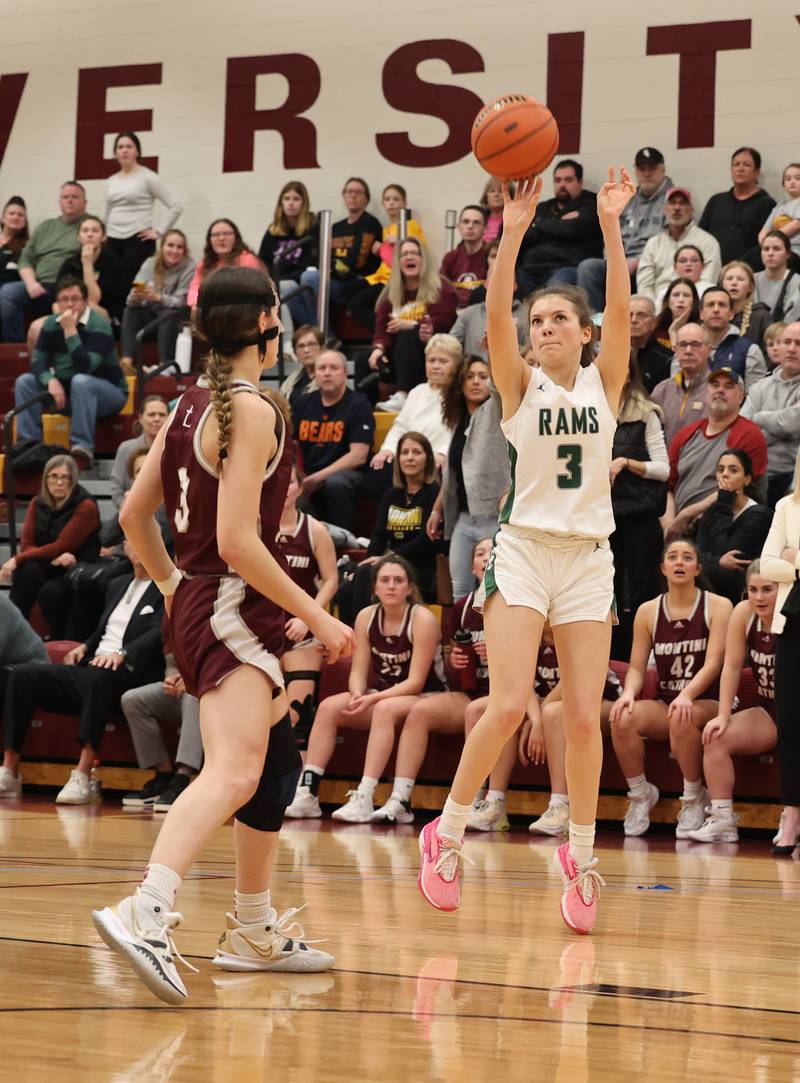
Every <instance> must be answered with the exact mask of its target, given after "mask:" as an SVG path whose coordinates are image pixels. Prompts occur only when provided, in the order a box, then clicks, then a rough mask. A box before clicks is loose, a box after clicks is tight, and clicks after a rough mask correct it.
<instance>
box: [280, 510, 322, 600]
mask: <svg viewBox="0 0 800 1083" xmlns="http://www.w3.org/2000/svg"><path fill="white" fill-rule="evenodd" d="M313 526H314V520H313V519H312V518H311V516H310V515H306V514H305V512H302V511H301V512H298V513H297V525H296V526H295V528H294V530H293V531H292V532H291V533H290V534H283V533H282V532H281V531H280V530H279V531H278V536H277V538H276V541H277V543H278V547H279V548H280V551H281V552H282V553H283V555H284V558H285V560H286V563H287V564H288V565H289V575H290V576H291V577H292V580H293V581H294V582H295V583H296V584H297V586H298V587H300V588H301V589H302V590H304V591H305V592H306V594H310V595H311V597H312V598H315V597H316V595H317V580H318V578H319V565H318V564H317V554H316V552H315V550H314V530H313Z"/></svg>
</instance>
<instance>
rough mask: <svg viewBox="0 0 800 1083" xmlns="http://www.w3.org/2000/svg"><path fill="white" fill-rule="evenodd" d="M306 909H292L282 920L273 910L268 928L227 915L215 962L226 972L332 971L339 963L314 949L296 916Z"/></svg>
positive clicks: (324, 952)
mask: <svg viewBox="0 0 800 1083" xmlns="http://www.w3.org/2000/svg"><path fill="white" fill-rule="evenodd" d="M302 909H303V907H302V906H300V907H294V906H292V907H290V908H289V909H288V910H287V911H285V913H283V914H281V915H280V917H278V911H277V910H276V909H275V908H274V907H273V908H272V910H271V911H270V915H269V920H268V921H267V923H266V925H264V924H263V923H261V922H259V923H258V924H255V925H243V924H242V922H241V921H239V920H238V919H237V918H236V917H234V915H233V914H226V915H225V917H226V919H227V927H226V929H225V932H224V933H223V934H222V936H221V937H220V938H219V947H218V948H217V954H216V955H215V957H214V958H213V959H212V960H211V961H212V962H213V964H214V966H218V967H221V968H222V969H223V970H262V971H263V970H275V971H280V972H281V973H288V972H294V973H297V972H300V971H305V972H306V973H308V972H311V971H320V970H330V968H331V967H332V966H333V964H334V963H335V962H336V960H335V959H334V957H333V956H332V955H329V954H328V953H327V952H326V951H320V950H319V949H318V948H313V947H311V946H310V943H311V942H309V941H306V940H304V939H303V938H304V936H305V933H304V932H303V928H302V926H301V925H300V923H299V922H297V921H295V920H294V919H295V915H296V914H299V913H300V911H301V910H302Z"/></svg>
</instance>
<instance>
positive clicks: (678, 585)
mask: <svg viewBox="0 0 800 1083" xmlns="http://www.w3.org/2000/svg"><path fill="white" fill-rule="evenodd" d="M701 570H702V569H701V567H700V558H699V554H698V552H697V546H696V545H695V544H694V542H693V541H689V540H688V539H686V538H679V539H678V540H677V541H673V542H670V543H669V544H668V545H667V546H666V547H665V549H664V556H663V560H662V564H661V571H662V572H663V574H664V578H665V579H666V581H667V591H666V593H665V594H662V595H661V596H660V597H658V598H653V599H652V601H649V602H644V603H643V604H642V605H640V606H639V608H638V609H637V611H636V617H635V618H634V622H633V648H632V650H631V664H630V666H629V667H628V672H627V673H626V674H625V687H624V689H623V692H622V695H621V696H620V698H619V699H618V700H617V702H616V703H615V704H614V706H613V707H612V708H611V739H612V741H613V742H614V751H615V752H616V754H617V759H618V760H619V765H620V767H621V768H622V773H623V774H624V775H625V781H626V782H627V783H628V798H629V803H628V811H627V812H626V813H625V820H624V822H623V826H624V828H625V834H626V835H643V834H644V833H645V831H647V829H648V827H649V826H650V812H651V810H652V809H653V806H654V805H655V804H656V802H657V801H658V798H659V792H658V790H657V789H656V787H655V786H654V785H653V784H652V783H651V782H648V781H647V778H646V777H645V773H644V738H645V737H647V738H649V739H650V740H654V741H666V740H668V739H669V741H670V743H671V745H672V750H673V752H674V754H675V758H676V759H677V761H678V766H679V767H680V769H681V771H682V773H683V796H682V797H681V811H680V812H679V814H678V825H677V827H676V829H675V834H676V836H677V838H679V839H685V838H688V836H689V832H690V831H696V830H697V828H698V827H700V826H701V825H702V823H703V818H704V815H705V807H706V799H707V797H708V794H707V793H706V792H705V790H704V789H703V781H702V777H701V776H702V770H701V767H702V748H701V737H700V733H701V730H702V729H703V726H705V724H706V722H708V720H709V719H710V718H713V717H714V715H716V713H717V709H718V706H719V704H718V703H717V699H718V697H719V674H720V670H721V669H722V660H723V656H724V652H725V632H726V629H727V626H728V618H729V617H730V615H731V611H732V608H733V607H732V606H731V603H730V602H729V601H728V599H727V598H721V597H720V596H719V595H718V594H711V593H709V592H708V591H705V590H701V589H700V588H699V587H698V586H697V577H698V576H699V574H700V572H701ZM651 651H653V652H654V653H655V657H656V669H657V671H658V686H657V689H656V698H655V699H640V700H637V699H636V696H637V695H638V693H639V692H640V691H641V690H642V686H643V684H644V678H645V674H646V672H647V661H648V659H649V657H650V652H651Z"/></svg>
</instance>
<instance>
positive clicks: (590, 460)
mask: <svg viewBox="0 0 800 1083" xmlns="http://www.w3.org/2000/svg"><path fill="white" fill-rule="evenodd" d="M616 427H617V421H616V418H615V417H614V415H613V414H612V413H611V409H610V407H609V405H608V400H607V399H606V393H605V391H604V390H603V381H602V380H601V378H600V373H599V371H598V369H597V366H596V365H589V366H588V367H586V368H579V369H578V373H577V375H576V377H575V386H574V388H573V389H572V391H567V390H566V389H565V388H563V387H559V385H558V384H554V383H553V381H552V380H551V379H550V378H549V377H548V376H546V375H545V374H544V373H543V372H542V370H541V369H533V371H532V373H531V379H530V382H529V383H528V387H527V389H526V391H525V395H524V397H523V399H522V402H521V403H520V404H519V407H518V409H517V411H516V413H515V414H514V416H513V417H511V418H509V420H508V421H504V422H502V429H503V432H504V434H505V437H506V440H507V441H508V454H509V456H510V459H511V488H510V490H509V493H508V498H507V500H506V501H505V504H504V507H503V510H502V512H501V515H500V522H501V523H507V524H508V525H509V526H510V527H512V528H514V527H516V528H519V529H520V530H523V531H525V530H533V531H541V532H544V533H547V534H552V535H555V536H556V537H565V538H567V537H572V538H586V539H587V540H595V541H605V540H606V539H607V538H608V536H609V534H612V533H613V531H614V515H613V512H612V510H611V484H610V482H609V478H608V471H609V467H610V465H611V449H612V445H613V443H614V432H615V430H616Z"/></svg>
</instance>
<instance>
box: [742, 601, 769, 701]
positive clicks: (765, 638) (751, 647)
mask: <svg viewBox="0 0 800 1083" xmlns="http://www.w3.org/2000/svg"><path fill="white" fill-rule="evenodd" d="M747 653H748V656H749V658H750V668H751V669H752V671H753V677H754V678H755V682H756V692H757V694H758V703H759V706H760V707H763V708H764V710H765V711H766V712H767V713H768V714H769V715H770V716H771V717H774V716H775V636H774V635H773V633H772V632H765V631H764V629H763V626H762V624H761V619H760V617H757V616H756V615H755V613H754V614H753V615H752V617H751V618H750V623H749V624H748V626H747Z"/></svg>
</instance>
